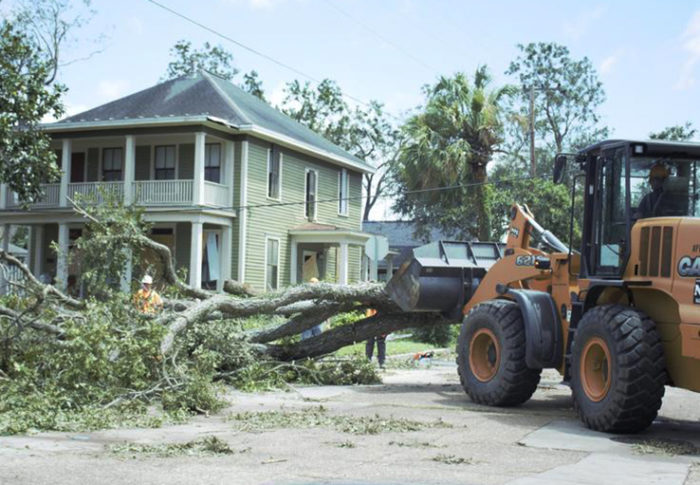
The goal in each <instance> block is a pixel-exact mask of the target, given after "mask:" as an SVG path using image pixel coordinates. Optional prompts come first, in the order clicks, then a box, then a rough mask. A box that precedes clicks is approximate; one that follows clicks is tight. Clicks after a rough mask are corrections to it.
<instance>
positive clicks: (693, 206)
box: [630, 157, 700, 220]
mask: <svg viewBox="0 0 700 485" xmlns="http://www.w3.org/2000/svg"><path fill="white" fill-rule="evenodd" d="M699 163H700V162H699V161H698V160H691V159H683V158H671V157H633V158H632V159H631V161H630V195H631V198H630V205H631V207H632V218H633V220H637V219H645V218H648V217H687V216H690V217H696V216H698V215H700V201H699V200H698V199H699V197H698V195H699V194H698V189H699V188H698V182H699V181H698V178H699V176H700V173H698V172H699V170H698V169H699V168H700V167H698V164H699Z"/></svg>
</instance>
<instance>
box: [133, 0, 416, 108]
mask: <svg viewBox="0 0 700 485" xmlns="http://www.w3.org/2000/svg"><path fill="white" fill-rule="evenodd" d="M146 1H147V2H149V3H151V4H153V5H155V6H157V7H159V8H161V9H163V10H165V11H167V12H169V13H171V14H172V15H175V16H177V17H179V18H181V19H183V20H185V21H187V22H189V23H191V24H193V25H196V26H197V27H199V28H201V29H204V30H206V31H207V32H210V33H212V34H214V35H215V36H217V37H220V38H222V39H224V40H226V41H228V42H231V43H233V44H235V45H237V46H239V47H240V48H242V49H245V50H247V51H248V52H250V53H252V54H255V55H256V56H259V57H262V58H263V59H266V60H268V61H270V62H272V63H273V64H276V65H278V66H280V67H282V68H284V69H287V70H289V71H291V72H293V73H295V74H298V75H299V76H301V77H303V78H304V79H307V80H309V81H311V82H313V83H315V84H320V83H321V80H319V79H317V78H316V77H314V76H311V75H310V74H306V73H305V72H303V71H300V70H299V69H297V68H295V67H293V66H290V65H289V64H286V63H284V62H282V61H278V60H277V59H275V58H274V57H272V56H270V55H268V54H265V53H263V52H261V51H259V50H257V49H254V48H252V47H249V46H247V45H246V44H244V43H242V42H240V41H237V40H236V39H234V38H232V37H230V36H228V35H226V34H223V33H221V32H219V31H218V30H216V29H214V28H212V27H209V26H207V25H204V24H203V23H201V22H199V21H197V20H194V19H193V18H191V17H188V16H187V15H185V14H183V13H180V12H178V11H177V10H175V9H172V8H170V7H168V6H167V5H163V4H162V3H160V2H158V1H156V0H146ZM342 96H343V97H344V98H347V99H350V100H352V101H355V102H356V103H358V104H360V105H362V106H365V107H367V108H369V107H371V105H370V103H368V102H366V101H363V100H362V99H360V98H357V97H355V96H353V95H351V94H347V93H342ZM385 113H386V114H387V115H388V116H390V117H391V118H393V119H395V120H396V121H399V122H402V121H403V120H402V119H401V118H399V117H398V116H396V115H394V114H392V113H389V112H388V111H385Z"/></svg>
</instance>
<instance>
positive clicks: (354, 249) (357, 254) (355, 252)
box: [348, 246, 362, 283]
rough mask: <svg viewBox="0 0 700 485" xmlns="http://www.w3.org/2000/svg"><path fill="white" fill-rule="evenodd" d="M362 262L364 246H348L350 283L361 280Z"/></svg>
mask: <svg viewBox="0 0 700 485" xmlns="http://www.w3.org/2000/svg"><path fill="white" fill-rule="evenodd" d="M361 262H362V246H350V247H348V283H356V282H358V281H360V273H361V271H360V264H361Z"/></svg>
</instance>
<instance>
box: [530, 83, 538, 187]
mask: <svg viewBox="0 0 700 485" xmlns="http://www.w3.org/2000/svg"><path fill="white" fill-rule="evenodd" d="M536 174H537V163H536V161H535V87H534V86H531V87H530V175H531V176H532V178H535V175H536Z"/></svg>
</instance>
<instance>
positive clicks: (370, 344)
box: [365, 308, 386, 369]
mask: <svg viewBox="0 0 700 485" xmlns="http://www.w3.org/2000/svg"><path fill="white" fill-rule="evenodd" d="M376 314H377V310H374V309H372V308H370V309H368V310H367V313H366V314H365V315H366V316H367V317H372V316H374V315H376ZM374 342H377V362H378V363H379V367H381V368H382V369H383V368H384V361H385V360H386V335H379V336H377V337H370V338H368V339H367V343H366V344H365V355H366V356H367V360H370V361H371V360H372V354H373V353H374Z"/></svg>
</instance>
